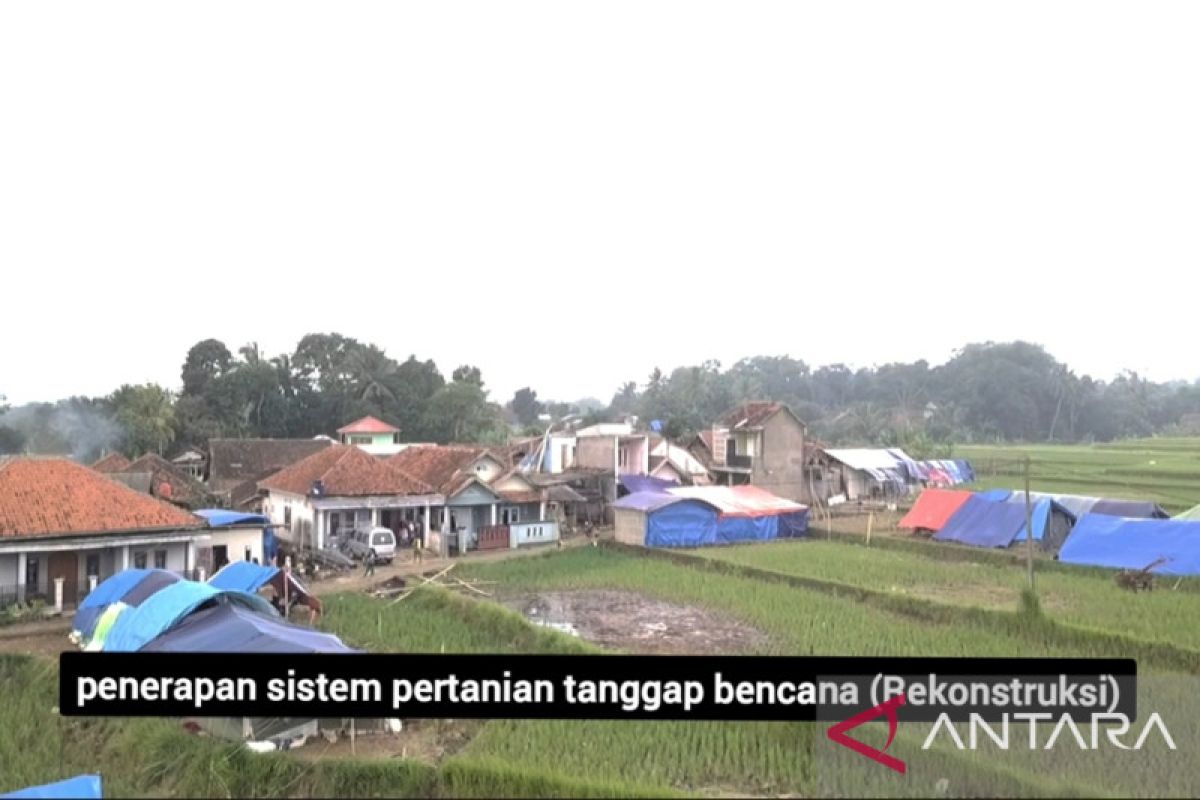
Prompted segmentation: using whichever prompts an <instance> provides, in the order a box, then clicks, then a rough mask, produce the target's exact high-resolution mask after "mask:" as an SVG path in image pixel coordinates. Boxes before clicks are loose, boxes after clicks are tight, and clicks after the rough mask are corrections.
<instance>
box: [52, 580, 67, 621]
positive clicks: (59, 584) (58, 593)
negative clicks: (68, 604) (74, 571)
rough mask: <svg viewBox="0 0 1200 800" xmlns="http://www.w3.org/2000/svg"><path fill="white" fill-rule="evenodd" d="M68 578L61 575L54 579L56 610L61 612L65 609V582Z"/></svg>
mask: <svg viewBox="0 0 1200 800" xmlns="http://www.w3.org/2000/svg"><path fill="white" fill-rule="evenodd" d="M66 580H67V579H66V578H64V577H62V576H59V577H57V578H55V579H54V610H55V612H57V613H59V614H61V613H62V610H63V583H64V582H65V581H66Z"/></svg>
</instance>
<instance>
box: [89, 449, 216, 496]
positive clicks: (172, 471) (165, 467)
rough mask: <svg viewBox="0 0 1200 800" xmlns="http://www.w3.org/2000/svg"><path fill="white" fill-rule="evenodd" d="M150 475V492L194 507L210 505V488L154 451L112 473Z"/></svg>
mask: <svg viewBox="0 0 1200 800" xmlns="http://www.w3.org/2000/svg"><path fill="white" fill-rule="evenodd" d="M117 473H119V474H121V475H138V474H148V475H150V494H152V495H154V496H155V497H158V498H161V499H163V500H169V501H170V502H172V503H178V504H182V505H185V506H190V507H192V508H200V507H203V506H205V505H208V496H209V495H208V489H207V488H206V487H205V486H204V484H203V483H201V482H200V481H198V480H196V479H195V478H193V477H192V476H191V475H188V474H187V473H186V472H183V471H182V470H181V469H179V468H178V467H176V466H175V465H174V464H172V463H171V462H170V461H167V460H166V459H165V458H163V457H162V456H159V455H155V454H154V453H147V454H146V455H144V456H141V457H140V458H137V459H134V460H133V461H132V462H130V463H129V465H128V466H126V467H125V469H122V470H114V471H113V473H112V474H114V475H115V474H117Z"/></svg>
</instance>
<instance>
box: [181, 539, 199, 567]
mask: <svg viewBox="0 0 1200 800" xmlns="http://www.w3.org/2000/svg"><path fill="white" fill-rule="evenodd" d="M195 568H196V540H195V539H188V543H187V549H186V550H184V552H183V571H184V572H187V573H190V572H191V571H192V570H194V569H195Z"/></svg>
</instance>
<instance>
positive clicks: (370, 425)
mask: <svg viewBox="0 0 1200 800" xmlns="http://www.w3.org/2000/svg"><path fill="white" fill-rule="evenodd" d="M337 432H338V433H399V432H400V429H399V428H397V427H395V426H394V425H388V424H387V423H386V422H384V421H383V420H381V419H377V418H375V417H363V418H362V419H358V420H355V421H354V422H351V423H350V424H349V425H346V426H343V427H341V428H338V430H337Z"/></svg>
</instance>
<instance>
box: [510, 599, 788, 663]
mask: <svg viewBox="0 0 1200 800" xmlns="http://www.w3.org/2000/svg"><path fill="white" fill-rule="evenodd" d="M501 602H503V603H504V605H506V606H508V607H509V608H512V609H515V610H516V611H519V612H520V613H521V614H523V615H524V616H525V618H526V619H528V620H529V621H530V622H532V623H533V624H535V625H541V626H544V627H548V628H554V629H557V630H560V631H563V632H564V633H568V634H571V635H574V636H578V637H579V638H581V639H584V640H585V641H588V642H591V643H593V644H596V645H599V646H601V647H604V648H608V649H611V650H624V651H627V652H632V653H664V654H714V655H716V654H737V653H747V652H753V651H755V650H758V649H760V648H761V647H762V646H763V645H765V644H766V642H767V636H766V634H764V633H762V632H761V631H759V630H758V629H756V628H753V627H751V626H749V625H747V624H745V623H743V622H740V621H738V620H735V619H731V618H729V617H725V616H723V615H720V614H715V613H713V612H711V611H706V610H704V609H701V608H696V607H695V606H687V605H679V604H676V603H667V602H664V601H661V600H655V599H652V598H649V597H646V596H644V595H640V594H637V593H635V592H619V591H610V590H603V591H571V592H536V593H524V594H519V595H512V596H509V597H505V598H502V600H501Z"/></svg>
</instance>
